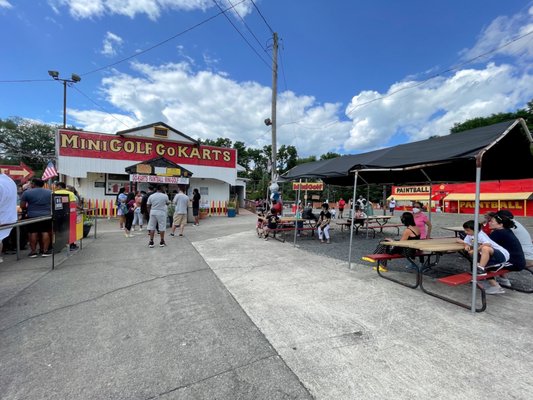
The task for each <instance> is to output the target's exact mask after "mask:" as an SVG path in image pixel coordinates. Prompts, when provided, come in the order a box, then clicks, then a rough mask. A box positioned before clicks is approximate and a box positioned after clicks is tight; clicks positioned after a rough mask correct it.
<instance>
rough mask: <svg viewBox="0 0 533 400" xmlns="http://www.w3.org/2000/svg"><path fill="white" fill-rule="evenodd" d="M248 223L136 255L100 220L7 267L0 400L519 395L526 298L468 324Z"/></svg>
mask: <svg viewBox="0 0 533 400" xmlns="http://www.w3.org/2000/svg"><path fill="white" fill-rule="evenodd" d="M254 226H255V216H253V215H244V213H242V214H241V215H240V216H238V217H237V218H233V219H227V218H209V219H207V220H203V221H202V225H201V226H200V227H198V228H195V227H192V226H190V225H189V226H187V228H186V231H185V237H183V238H170V237H169V238H168V239H167V242H168V244H169V246H167V247H165V248H159V247H156V248H154V249H149V248H148V247H147V240H146V236H145V235H144V234H143V235H138V236H136V237H135V238H132V239H126V238H124V237H123V235H122V234H121V232H120V231H119V230H118V229H117V224H116V223H115V222H114V221H112V222H110V223H107V222H106V223H104V224H102V226H101V228H100V229H99V238H98V239H97V240H92V239H91V240H88V241H84V249H83V250H82V251H80V252H78V253H77V254H75V255H73V256H71V257H69V258H68V259H67V260H66V261H64V262H63V263H62V264H61V265H60V266H59V267H58V268H57V269H56V270H55V271H50V269H49V265H50V260H49V259H24V260H21V261H19V262H15V261H14V260H13V258H14V257H13V256H11V258H9V257H7V258H6V262H4V263H3V264H0V365H1V368H2V373H1V374H0V393H2V396H1V397H2V399H21V398H29V399H93V398H94V399H104V398H105V399H149V398H163V399H189V398H191V399H192V398H194V399H236V398H242V399H277V398H280V399H285V398H303V399H305V398H316V399H358V398H360V399H391V398H393V399H427V398H434V399H486V398H490V399H492V398H494V399H496V398H498V399H524V400H525V399H531V398H533V380H532V379H531V374H532V372H531V371H533V359H532V357H531V349H532V348H533V329H532V328H533V322H532V321H533V305H532V300H533V297H532V295H526V294H521V293H515V292H508V293H507V294H505V295H504V296H496V297H491V298H489V308H488V310H487V311H486V312H484V313H481V314H475V315H473V314H471V313H470V312H469V311H467V310H463V309H461V308H459V307H457V306H454V305H451V304H447V303H445V302H443V301H441V300H438V299H435V298H431V297H430V296H427V295H425V294H423V293H422V292H421V291H419V290H412V289H407V288H405V287H402V286H400V285H396V284H394V283H391V282H388V281H385V280H383V279H381V278H379V277H378V276H377V275H376V274H375V272H372V270H371V269H370V268H369V267H368V266H363V265H360V264H355V265H354V268H353V269H352V270H349V269H348V267H347V263H346V262H345V261H343V260H339V259H336V258H334V257H332V256H333V255H330V256H327V255H322V254H315V253H312V252H309V251H305V250H302V249H300V248H295V247H293V246H292V243H288V242H287V243H280V242H278V241H274V240H273V241H268V242H265V241H263V240H259V239H257V237H256V236H255V232H254ZM308 240H309V239H308ZM318 245H319V244H318V243H317V246H318ZM356 245H357V243H356ZM334 249H335V251H338V248H337V247H334ZM346 251H347V248H346Z"/></svg>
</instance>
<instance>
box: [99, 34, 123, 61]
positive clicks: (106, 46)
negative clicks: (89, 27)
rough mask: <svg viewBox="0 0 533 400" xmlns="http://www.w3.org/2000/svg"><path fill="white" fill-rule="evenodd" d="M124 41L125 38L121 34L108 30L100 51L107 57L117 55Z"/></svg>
mask: <svg viewBox="0 0 533 400" xmlns="http://www.w3.org/2000/svg"><path fill="white" fill-rule="evenodd" d="M123 42H124V40H122V38H121V37H120V36H118V35H115V34H114V33H112V32H107V33H106V35H105V38H104V42H103V45H102V50H101V51H100V53H101V54H103V55H105V56H107V57H112V56H115V55H116V54H117V47H120V46H121V45H122V43H123Z"/></svg>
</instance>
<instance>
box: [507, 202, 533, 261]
mask: <svg viewBox="0 0 533 400" xmlns="http://www.w3.org/2000/svg"><path fill="white" fill-rule="evenodd" d="M499 213H500V215H503V216H507V217H508V218H509V219H511V220H512V221H513V222H514V224H515V227H514V228H511V231H512V232H513V233H514V235H515V236H516V238H517V239H518V241H519V242H520V245H521V246H522V251H523V252H524V257H525V258H526V268H528V269H529V270H532V271H533V242H532V241H531V235H530V234H529V232H528V231H527V229H526V228H524V225H522V224H521V223H520V222H518V221H517V220H516V219H514V215H513V213H512V212H511V211H509V210H500V211H499Z"/></svg>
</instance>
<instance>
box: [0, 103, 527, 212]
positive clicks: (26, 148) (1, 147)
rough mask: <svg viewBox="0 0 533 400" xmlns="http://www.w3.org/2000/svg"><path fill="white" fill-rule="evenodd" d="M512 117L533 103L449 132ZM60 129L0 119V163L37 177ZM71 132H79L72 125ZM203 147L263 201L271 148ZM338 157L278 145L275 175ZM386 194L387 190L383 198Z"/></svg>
mask: <svg viewBox="0 0 533 400" xmlns="http://www.w3.org/2000/svg"><path fill="white" fill-rule="evenodd" d="M516 118H523V119H525V120H526V123H527V125H528V128H529V129H530V131H533V100H531V101H529V102H528V103H527V106H526V107H525V108H523V109H518V110H516V111H515V112H508V113H497V114H492V115H490V116H488V117H478V118H472V119H469V120H466V121H464V122H461V123H455V124H454V126H453V127H452V128H451V129H450V133H452V134H455V133H459V132H463V131H466V130H469V129H474V128H479V127H482V126H487V125H492V124H496V123H498V122H503V121H509V120H512V119H516ZM58 128H60V126H58V125H51V124H43V123H39V122H35V121H31V120H28V119H23V118H20V117H12V118H8V119H4V120H3V119H0V164H11V165H18V164H19V163H20V162H21V161H22V162H23V163H25V164H26V165H28V166H29V167H30V168H32V169H33V170H34V171H35V175H36V176H41V175H42V171H43V170H44V168H45V167H46V164H47V162H48V161H49V160H54V158H55V132H56V130H57V129H58ZM68 129H72V130H81V129H79V128H76V127H74V126H70V127H68ZM200 142H201V143H202V144H204V145H209V146H217V147H227V148H232V149H235V150H237V163H238V164H239V165H241V166H242V167H244V171H241V172H239V173H238V176H239V177H241V178H247V179H248V183H247V198H248V199H256V198H263V197H265V196H266V195H267V190H268V186H269V185H270V168H269V166H270V161H269V160H271V158H272V146H271V145H268V146H263V148H254V147H247V146H246V144H245V143H244V142H242V141H235V142H233V141H232V140H231V139H229V138H218V139H200ZM336 157H340V154H337V153H334V152H328V153H325V154H322V155H320V156H318V157H317V156H314V155H312V156H308V157H300V156H299V155H298V150H297V149H296V147H294V146H292V145H281V146H280V147H279V149H278V151H277V155H276V163H277V171H278V174H279V175H281V174H283V173H285V172H286V171H288V170H290V169H291V168H293V167H295V166H296V165H299V164H304V163H308V162H313V161H317V160H325V159H331V158H336ZM280 186H281V190H282V192H283V193H284V198H285V199H294V192H293V191H292V188H291V187H290V183H282V184H280ZM369 190H370V194H369V196H368V197H369V200H371V201H373V202H379V200H381V199H382V197H383V188H382V187H381V186H380V185H371V186H370V188H369ZM317 194H319V195H320V198H321V200H326V199H328V200H330V201H337V200H338V199H339V198H340V197H343V198H344V199H346V200H347V199H349V198H351V197H352V189H350V188H346V187H342V186H333V185H326V187H325V189H324V191H323V192H322V193H317ZM359 194H362V195H363V196H365V197H366V196H367V188H366V187H365V188H359V189H358V192H357V195H359ZM389 194H390V188H387V193H386V195H387V196H388V195H389Z"/></svg>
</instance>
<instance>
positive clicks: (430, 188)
mask: <svg viewBox="0 0 533 400" xmlns="http://www.w3.org/2000/svg"><path fill="white" fill-rule="evenodd" d="M420 171H422V173H423V174H424V176H425V177H426V178H427V180H428V182H429V202H428V204H429V210H428V219H429V223H431V198H432V197H433V182H431V178H430V177H429V176H428V174H426V171H424V169H423V168H422V169H421V170H420Z"/></svg>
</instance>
